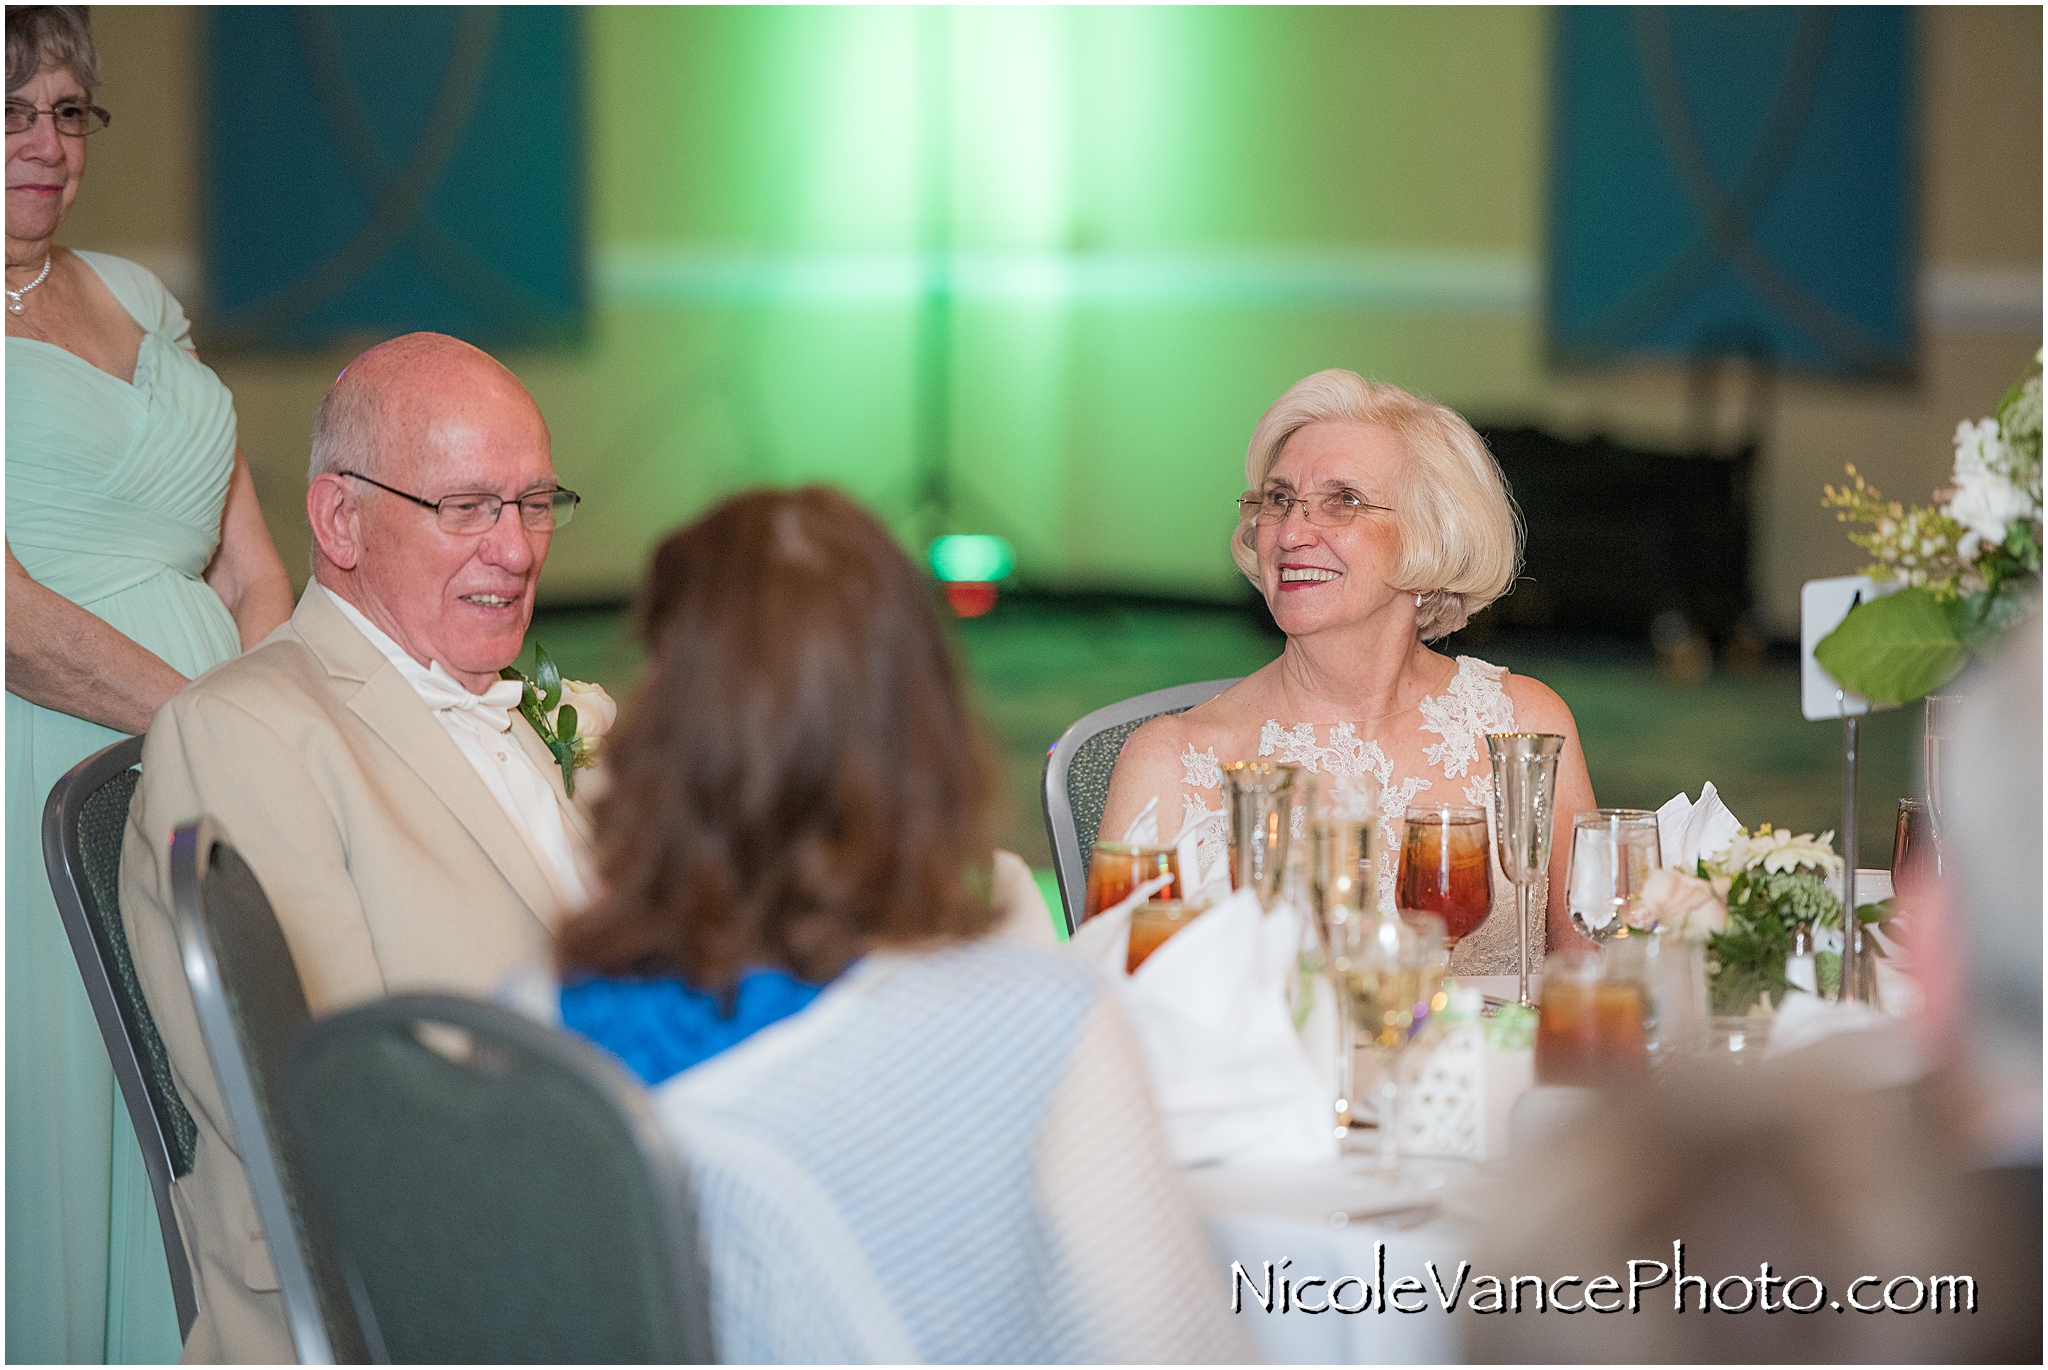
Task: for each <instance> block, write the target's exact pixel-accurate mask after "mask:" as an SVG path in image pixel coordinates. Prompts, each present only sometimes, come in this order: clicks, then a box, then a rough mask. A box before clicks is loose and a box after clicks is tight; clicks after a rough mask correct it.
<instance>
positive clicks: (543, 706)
mask: <svg viewBox="0 0 2048 1370" xmlns="http://www.w3.org/2000/svg"><path fill="white" fill-rule="evenodd" d="M533 683H534V684H535V685H536V686H538V687H539V688H540V710H541V712H542V713H553V712H554V711H555V706H556V705H557V704H559V703H561V702H562V668H561V667H559V666H557V665H555V659H554V658H553V657H551V656H549V655H548V649H547V648H545V647H543V646H541V645H540V644H539V643H538V642H536V643H534V644H533Z"/></svg>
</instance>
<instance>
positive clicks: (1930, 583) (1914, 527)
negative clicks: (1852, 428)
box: [1814, 353, 2041, 704]
mask: <svg viewBox="0 0 2048 1370" xmlns="http://www.w3.org/2000/svg"><path fill="white" fill-rule="evenodd" d="M1848 472H1849V477H1850V480H1851V482H1852V483H1851V484H1850V485H1849V486H1847V487H1845V488H1843V489H1840V490H1837V489H1836V488H1835V487H1833V486H1832V485H1830V486H1828V487H1826V489H1825V497H1824V498H1823V499H1822V501H1821V503H1822V504H1823V505H1824V506H1825V507H1827V508H1830V509H1833V510H1835V517H1836V518H1838V519H1840V520H1841V521H1842V522H1844V523H1860V524H1866V525H1868V527H1869V531H1868V532H1863V533H1851V534H1850V535H1849V541H1851V542H1853V543H1855V544H1856V545H1857V546H1858V547H1861V548H1862V549H1863V550H1864V551H1866V552H1868V553H1870V555H1871V557H1872V558H1873V560H1872V563H1871V564H1870V565H1869V566H1867V567H1865V568H1864V572H1863V573H1864V574H1865V575H1868V576H1870V577H1872V578H1873V579H1875V580H1880V581H1887V582H1891V583H1894V584H1897V585H1899V586H1902V587H1903V588H1902V589H1899V590H1897V591H1896V592H1894V593H1892V594H1888V595H1884V596H1882V597H1881V598H1877V599H1872V600H1867V601H1865V602H1864V603H1862V604H1859V605H1857V606H1856V607H1855V608H1854V609H1852V610H1850V611H1849V615H1848V617H1847V618H1845V619H1843V620H1842V622H1841V624H1840V625H1839V626H1837V627H1836V629H1835V630H1834V631H1833V632H1832V633H1829V634H1828V635H1827V636H1826V637H1824V638H1822V639H1821V640H1820V642H1819V643H1817V644H1816V645H1815V647H1814V656H1815V657H1816V658H1817V659H1818V660H1819V661H1820V664H1821V665H1823V666H1825V667H1826V668H1827V669H1828V673H1829V674H1830V675H1832V676H1834V678H1835V679H1837V680H1839V681H1841V682H1842V683H1843V684H1844V685H1846V686H1848V687H1849V688H1850V689H1852V690H1854V691H1856V692H1857V693H1858V694H1860V695H1862V696H1864V697H1865V698H1866V699H1870V700H1873V701H1875V702H1877V703H1880V704H1904V703H1908V702H1910V701H1912V700H1915V699H1918V698H1920V697H1921V696H1922V695H1925V694H1929V693H1931V692H1932V691H1935V690H1938V689H1940V688H1941V687H1942V686H1943V685H1945V684H1947V683H1948V682H1949V681H1950V680H1951V679H1953V678H1954V677H1955V675H1956V674H1957V672H1959V671H1961V670H1962V669H1963V667H1964V666H1965V665H1966V664H1967V663H1968V661H1969V659H1970V657H1972V656H1981V655H1983V654H1984V653H1985V652H1986V651H1988V650H1989V649H1990V648H1991V647H1992V646H1994V645H1995V644H1996V643H1997V642H1998V640H1999V639H2000V638H2001V637H2002V636H2003V635H2004V634H2005V632H2006V631H2007V630H2008V629H2010V628H2011V627H2012V626H2013V625H2014V624H2015V623H2017V622H2018V621H2019V620H2020V619H2021V618H2022V617H2024V616H2025V615H2026V613H2027V612H2028V610H2029V609H2030V608H2031V606H2032V605H2033V603H2034V601H2035V598H2036V596H2037V593H2038V586H2039V584H2040V578H2041V356H2040V354H2039V353H2036V354H2035V356H2034V364H2033V366H2032V367H2031V368H2030V369H2029V370H2028V372H2027V374H2026V375H2024V376H2022V377H2021V378H2020V380H2019V382H2018V383H2017V384H2015V385H2014V386H2013V388H2012V389H2011V390H2009V391H2007V392H2006V396H2005V399H2004V401H2003V402H2002V403H2001V404H2000V405H1999V406H1998V414H1997V416H1996V417H1995V418H1988V419H1978V420H1976V421H1974V422H1971V421H1968V420H1966V421H1964V422H1963V423H1960V424H1958V425H1956V437H1955V465H1954V467H1953V468H1952V471H1951V475H1950V479H1951V481H1952V482H1953V484H1952V485H1951V486H1950V487H1949V488H1948V489H1946V490H1937V491H1936V492H1935V502H1934V504H1932V505H1913V506H1911V507H1908V506H1906V505H1903V504H1901V503H1899V502H1898V501H1897V500H1886V499H1885V498H1884V496H1883V495H1882V494H1880V493H1879V492H1878V491H1877V489H1876V488H1874V487H1873V486H1871V485H1869V484H1867V483H1866V482H1865V481H1864V479H1863V477H1862V476H1860V475H1858V474H1857V472H1856V468H1855V467H1854V466H1851V467H1849V468H1848Z"/></svg>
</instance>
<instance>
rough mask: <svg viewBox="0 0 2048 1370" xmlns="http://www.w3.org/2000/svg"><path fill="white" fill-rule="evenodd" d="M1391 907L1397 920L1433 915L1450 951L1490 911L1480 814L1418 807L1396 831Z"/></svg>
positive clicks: (1488, 863) (1489, 873)
mask: <svg viewBox="0 0 2048 1370" xmlns="http://www.w3.org/2000/svg"><path fill="white" fill-rule="evenodd" d="M1394 906H1395V907H1396V908H1398V909H1399V910H1400V911H1401V916H1402V917H1403V918H1413V917H1414V916H1415V915H1417V914H1422V913H1433V914H1435V915H1436V916H1437V917H1438V918H1441V919H1443V923H1444V942H1445V944H1446V945H1447V946H1449V947H1452V948H1455V947H1456V946H1457V945H1458V942H1459V941H1460V940H1461V939H1462V938H1464V937H1466V936H1468V935H1470V934H1471V933H1472V931H1473V930H1474V929H1476V928H1477V927H1478V926H1479V925H1480V924H1481V923H1483V922H1485V921H1486V915H1487V914H1489V913H1491V912H1493V848H1492V845H1491V844H1490V843H1489V842H1488V841H1487V833H1486V810H1484V809H1480V808H1472V807H1469V806H1467V805H1463V804H1419V805H1416V806H1415V807H1414V808H1411V809H1409V810H1408V813H1407V817H1406V818H1405V819H1404V820H1403V828H1402V833H1401V869H1400V873H1399V874H1398V875H1397V876H1396V877H1395V884H1394Z"/></svg>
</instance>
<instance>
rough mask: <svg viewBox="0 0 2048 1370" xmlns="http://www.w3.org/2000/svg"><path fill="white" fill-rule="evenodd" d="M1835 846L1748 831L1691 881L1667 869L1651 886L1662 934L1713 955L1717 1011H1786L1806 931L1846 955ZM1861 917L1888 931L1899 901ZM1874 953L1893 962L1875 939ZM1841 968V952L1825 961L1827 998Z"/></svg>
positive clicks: (1711, 979)
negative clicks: (1791, 972) (1795, 950)
mask: <svg viewBox="0 0 2048 1370" xmlns="http://www.w3.org/2000/svg"><path fill="white" fill-rule="evenodd" d="M1834 837H1835V835H1834V834H1833V833H1832V832H1824V833H1822V834H1821V835H1820V836H1818V837H1815V836H1814V835H1813V834H1812V833H1798V834H1794V833H1791V832H1788V831H1786V830H1784V829H1781V828H1773V827H1772V826H1771V825H1770V824H1768V823H1766V824H1763V825H1762V826H1761V827H1759V828H1758V829H1757V830H1756V831H1755V832H1753V833H1752V832H1749V831H1747V830H1744V832H1743V833H1742V834H1741V835H1740V836H1739V837H1737V838H1736V839H1735V840H1734V841H1733V842H1731V843H1729V844H1728V845H1727V846H1726V847H1723V848H1722V849H1721V850H1720V851H1719V852H1716V853H1715V854H1714V855H1712V856H1710V857H1707V858H1706V859H1704V860H1702V861H1701V862H1699V864H1698V866H1697V867H1696V868H1695V869H1694V870H1693V871H1691V872H1686V871H1683V870H1680V869H1678V868H1676V867H1665V868H1663V869H1660V870H1658V871H1657V872H1656V873H1655V874H1654V875H1652V876H1651V877H1650V883H1649V884H1648V885H1647V886H1646V887H1645V889H1644V891H1643V913H1644V915H1645V916H1646V917H1647V918H1648V919H1650V920H1651V921H1652V922H1653V923H1654V925H1655V926H1656V927H1657V928H1658V929H1659V930H1660V931H1661V932H1664V933H1666V934H1669V935H1674V936H1677V937H1679V938H1681V939H1683V940H1685V941H1688V942H1692V943H1697V944H1701V945H1703V946H1704V947H1705V949H1706V956H1707V967H1706V969H1707V995H1708V1000H1709V1002H1710V1003H1711V1005H1712V1008H1713V1012H1715V1013H1716V1014H1722V1015H1731V1016H1733V1015H1740V1014H1744V1013H1747V1012H1749V1011H1750V1010H1751V1009H1752V1008H1755V1007H1758V1006H1760V1005H1761V1006H1765V1007H1769V1006H1774V1005H1776V1004H1780V1003H1782V1002H1784V997H1785V994H1786V992H1787V991H1788V990H1789V989H1790V988H1791V986H1790V983H1789V982H1788V981H1787V980H1786V978H1785V960H1786V958H1787V957H1788V956H1790V955H1791V954H1792V945H1793V934H1794V932H1795V931H1796V930H1797V929H1798V928H1799V926H1800V925H1801V924H1805V925H1806V926H1807V928H1808V929H1809V930H1810V932H1811V933H1813V934H1814V936H1815V937H1816V939H1817V940H1828V941H1832V942H1834V944H1835V945H1836V946H1837V947H1839V946H1840V929H1841V926H1842V901H1841V899H1840V897H1838V896H1837V895H1836V894H1835V892H1834V891H1833V890H1831V889H1830V888H1829V887H1828V881H1830V880H1831V879H1834V878H1835V877H1837V876H1839V875H1840V874H1841V873H1842V858H1841V857H1839V856H1837V855H1836V854H1835V850H1834V845H1833V843H1834ZM1856 916H1857V918H1858V919H1860V920H1861V921H1862V922H1864V923H1866V924H1882V923H1883V922H1884V921H1885V920H1886V919H1887V918H1889V917H1890V916H1891V905H1890V901H1889V900H1887V901H1886V902H1885V903H1882V904H1866V905H1864V906H1863V907H1862V908H1859V909H1858V910H1857V911H1856ZM1829 929H1832V930H1834V933H1835V935H1834V937H1832V938H1828V937H1826V931H1827V930H1829ZM1866 944H1867V945H1872V946H1873V949H1875V950H1877V952H1878V954H1879V955H1882V954H1883V952H1882V949H1881V948H1876V947H1875V946H1874V942H1872V941H1871V939H1866ZM1841 959H1842V958H1841V953H1840V952H1839V951H1822V952H1819V953H1817V954H1816V955H1815V957H1814V962H1815V970H1816V972H1817V975H1818V980H1819V986H1820V991H1821V993H1822V994H1823V995H1832V994H1833V993H1834V992H1835V990H1836V989H1837V987H1838V986H1839V985H1840V983H1841V980H1840V976H1841Z"/></svg>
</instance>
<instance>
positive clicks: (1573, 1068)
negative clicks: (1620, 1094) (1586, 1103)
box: [1536, 943, 1650, 1086]
mask: <svg viewBox="0 0 2048 1370" xmlns="http://www.w3.org/2000/svg"><path fill="white" fill-rule="evenodd" d="M1604 951H1605V952H1606V953H1607V954H1605V955H1603V954H1602V953H1601V952H1595V951H1569V952H1559V953H1558V954H1556V955H1555V956H1552V957H1550V958H1549V959H1547V960H1546V961H1545V962H1544V963H1543V1002H1542V1007H1541V1008H1540V1010H1539V1011H1538V1014H1537V1019H1536V1079H1537V1082H1538V1083H1540V1084H1546V1085H1585V1086H1598V1085H1603V1084H1608V1083H1610V1082H1612V1081H1613V1080H1614V1079H1615V1078H1616V1077H1618V1076H1624V1075H1630V1074H1634V1073H1636V1072H1638V1071H1641V1070H1643V1069H1645V1068H1647V1067H1648V1065H1649V1060H1650V1055H1649V1041H1648V1035H1647V1033H1646V1032H1645V1031H1644V1016H1645V1015H1644V996H1643V957H1642V956H1641V955H1640V951H1641V948H1640V945H1638V946H1636V947H1635V948H1633V949H1631V948H1630V947H1629V944H1628V943H1610V944H1609V945H1608V946H1607V947H1606V948H1605V949H1604Z"/></svg>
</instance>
